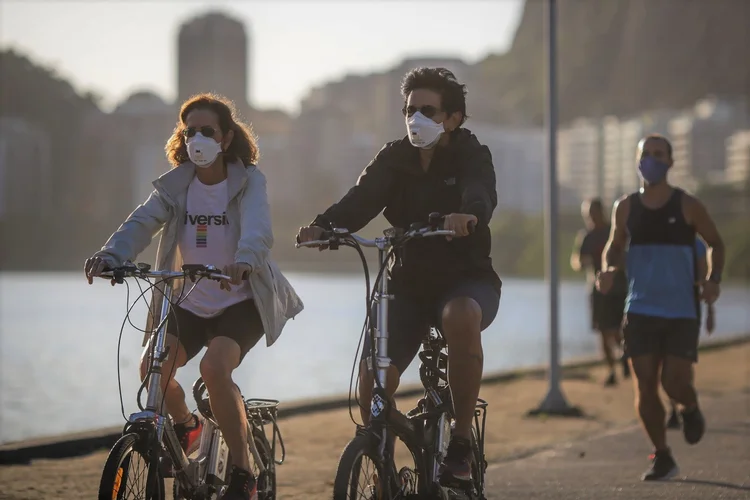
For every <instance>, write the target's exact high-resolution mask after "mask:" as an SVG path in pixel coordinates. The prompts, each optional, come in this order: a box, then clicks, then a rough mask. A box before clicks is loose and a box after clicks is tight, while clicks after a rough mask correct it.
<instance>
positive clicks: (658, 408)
mask: <svg viewBox="0 0 750 500" xmlns="http://www.w3.org/2000/svg"><path fill="white" fill-rule="evenodd" d="M638 152H639V157H640V161H639V164H638V170H639V172H640V175H641V178H642V180H643V187H642V188H641V189H640V190H639V191H637V192H635V193H632V194H630V195H628V196H624V197H623V198H621V199H619V200H618V201H617V202H615V205H614V215H613V222H612V225H613V229H612V234H611V235H610V238H609V242H608V243H607V248H606V249H605V251H604V262H603V264H602V267H603V269H604V270H603V271H602V272H601V273H600V274H599V277H598V280H597V286H598V287H599V289H600V291H601V292H602V293H606V292H608V291H609V290H610V289H611V288H612V285H613V282H614V278H615V275H616V273H617V271H618V269H619V266H620V262H621V259H622V257H623V254H624V253H625V250H626V247H627V267H626V269H627V277H628V287H629V290H628V296H627V300H626V306H625V313H626V317H625V325H624V329H623V335H624V338H625V351H626V355H627V356H628V358H629V359H630V363H631V367H632V369H633V374H634V378H635V381H636V383H635V386H636V387H635V389H636V406H637V408H638V414H639V416H640V419H641V422H642V423H643V426H644V428H645V430H646V433H647V434H648V437H649V439H650V440H651V442H652V443H653V446H654V450H655V451H654V454H653V455H652V462H651V466H650V467H649V468H648V470H647V471H646V472H645V473H644V474H643V476H642V479H643V480H644V481H647V480H659V479H667V478H670V477H672V476H674V475H676V474H677V473H678V472H679V469H678V467H677V464H676V462H675V461H674V459H673V458H672V454H671V452H670V449H669V447H668V446H667V439H666V422H665V420H666V418H665V412H664V406H663V405H662V402H661V399H660V398H659V385H660V384H659V382H660V380H659V373H660V372H661V385H662V386H663V387H664V390H665V391H666V393H667V395H669V397H670V398H672V399H674V400H675V401H677V402H678V403H679V404H680V405H681V406H682V407H683V409H682V412H681V414H682V422H683V434H684V436H685V440H686V441H687V442H688V443H689V444H695V443H697V442H698V441H700V439H701V438H702V437H703V433H704V431H705V421H704V419H703V415H702V413H701V411H700V408H699V406H698V398H697V395H696V392H695V388H694V387H693V377H692V368H693V363H695V362H697V360H698V334H699V329H700V328H699V324H698V309H699V307H700V303H699V300H700V299H701V298H702V299H703V300H704V301H705V302H706V303H708V304H713V303H714V302H715V301H716V299H717V298H718V297H719V283H720V282H721V272H722V269H723V267H724V243H723V241H722V239H721V236H719V233H718V231H717V229H716V225H715V224H714V222H713V220H712V219H711V217H710V216H709V215H708V212H707V211H706V208H705V207H704V206H703V204H702V203H701V202H700V201H699V200H698V199H696V198H695V197H693V196H691V195H689V194H687V193H685V192H684V191H682V190H680V189H678V188H676V187H673V186H671V185H670V184H669V183H668V182H667V171H668V170H669V168H670V167H671V166H672V163H673V161H672V145H671V144H670V142H669V141H668V140H667V139H666V138H665V137H662V136H660V135H650V136H647V137H645V138H644V139H642V140H641V141H640V142H639V143H638ZM696 232H697V233H698V234H699V235H700V236H701V237H702V238H703V240H704V241H705V242H706V243H707V244H708V246H709V247H710V248H711V254H710V255H711V265H710V268H711V274H710V275H709V276H706V277H703V276H698V269H697V259H696V256H695V237H696ZM696 283H698V284H699V285H700V287H698V286H696Z"/></svg>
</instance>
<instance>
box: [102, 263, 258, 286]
mask: <svg viewBox="0 0 750 500" xmlns="http://www.w3.org/2000/svg"><path fill="white" fill-rule="evenodd" d="M99 277H100V278H108V279H113V280H115V281H116V282H117V283H122V282H123V280H124V279H125V278H157V279H162V280H168V279H172V278H185V277H187V278H190V279H191V280H192V281H195V278H196V277H201V278H208V279H210V280H214V281H221V280H227V281H229V280H231V279H232V278H230V277H229V276H227V275H225V274H221V272H220V270H219V269H217V268H216V267H214V266H204V265H203V264H185V265H183V266H182V271H153V270H151V266H150V265H148V264H143V263H139V264H137V265H136V264H130V263H128V264H125V265H123V266H119V267H115V268H114V269H107V270H106V271H104V272H102V273H101V274H100V275H99ZM244 278H245V276H243V279H244Z"/></svg>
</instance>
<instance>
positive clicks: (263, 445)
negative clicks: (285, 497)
mask: <svg viewBox="0 0 750 500" xmlns="http://www.w3.org/2000/svg"><path fill="white" fill-rule="evenodd" d="M253 434H254V435H253V440H254V441H255V447H256V448H257V450H258V455H260V459H261V461H262V462H263V467H265V470H264V471H263V472H260V473H259V474H258V477H257V478H256V480H257V481H258V500H275V499H276V462H275V461H274V456H273V452H272V451H271V445H270V444H268V438H266V436H265V434H264V433H263V431H262V430H261V429H259V428H257V427H253Z"/></svg>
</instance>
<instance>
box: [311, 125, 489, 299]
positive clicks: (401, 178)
mask: <svg viewBox="0 0 750 500" xmlns="http://www.w3.org/2000/svg"><path fill="white" fill-rule="evenodd" d="M496 206H497V190H496V188H495V169H494V167H493V165H492V155H491V153H490V150H489V148H487V146H484V145H482V144H480V143H479V140H478V139H477V138H476V136H475V135H474V134H472V133H471V131H469V130H466V129H463V128H459V129H457V130H455V131H453V132H451V137H450V142H449V143H448V145H447V146H445V147H441V146H438V147H437V148H436V150H435V154H434V156H433V158H432V161H431V163H430V168H429V169H428V170H427V172H425V171H424V170H423V169H422V167H421V166H420V164H419V149H418V148H416V147H414V146H412V145H411V143H410V142H409V139H408V137H404V138H403V139H401V140H398V141H393V142H390V143H388V144H386V145H385V146H383V149H381V150H380V152H379V153H378V154H377V156H376V157H375V159H373V160H372V161H371V162H370V164H369V165H368V166H367V167H366V168H365V169H364V171H363V172H362V174H361V175H360V176H359V179H358V180H357V184H356V185H355V186H354V187H353V188H351V189H350V190H349V192H348V193H347V194H346V195H345V196H344V197H343V198H342V199H341V201H339V202H338V203H336V204H334V205H333V206H331V207H330V208H329V209H328V210H326V211H325V212H324V213H323V214H321V215H318V216H317V217H316V218H315V220H314V221H313V222H312V223H311V225H313V226H319V227H323V228H325V229H331V227H332V225H335V227H339V228H346V229H348V230H349V231H351V232H357V231H359V230H360V229H362V228H363V227H364V226H366V225H367V224H368V223H369V222H370V221H371V220H372V219H374V218H375V217H376V216H377V215H378V214H380V212H381V211H383V209H385V211H384V216H385V218H386V219H387V220H388V222H389V223H390V224H391V225H392V226H393V227H397V228H403V229H407V228H408V227H409V226H410V225H411V224H412V223H415V222H418V223H426V222H427V219H428V216H429V214H430V213H432V212H438V213H440V214H441V215H447V214H451V213H463V214H472V215H475V216H476V217H477V220H478V222H477V226H476V229H475V231H474V232H473V233H472V234H470V235H469V236H467V237H464V238H454V239H453V240H452V241H447V240H446V239H444V238H437V237H436V238H424V239H418V240H412V241H410V242H409V243H407V245H406V247H405V248H404V250H403V252H401V253H400V255H398V259H397V262H396V263H395V265H394V266H393V267H392V269H391V275H392V281H393V283H394V286H395V287H396V288H397V289H398V288H399V287H400V286H403V287H404V288H401V290H403V291H407V292H408V291H412V292H416V293H422V294H424V293H425V292H433V293H445V292H446V291H448V289H450V287H451V286H455V285H456V284H458V283H460V282H461V281H462V280H465V279H475V280H481V281H487V282H489V283H491V284H493V285H494V286H495V287H496V289H497V290H498V292H499V291H500V287H501V282H500V278H499V277H498V276H497V274H496V273H495V271H494V270H493V268H492V260H491V258H490V246H491V238H490V229H489V226H488V224H489V222H490V218H491V217H492V212H493V211H494V209H495V207H496Z"/></svg>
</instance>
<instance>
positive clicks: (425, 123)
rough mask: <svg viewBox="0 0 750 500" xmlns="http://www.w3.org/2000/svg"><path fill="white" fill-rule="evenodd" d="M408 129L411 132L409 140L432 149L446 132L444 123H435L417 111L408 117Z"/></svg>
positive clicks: (420, 146) (421, 146)
mask: <svg viewBox="0 0 750 500" xmlns="http://www.w3.org/2000/svg"><path fill="white" fill-rule="evenodd" d="M406 130H407V131H408V132H409V142H411V143H412V145H413V146H416V147H418V148H422V149H430V148H431V147H433V146H434V145H435V144H437V142H438V140H439V139H440V136H441V135H442V134H443V132H445V127H443V124H442V123H435V122H434V121H432V120H430V119H429V118H427V117H426V116H425V115H423V114H422V113H420V112H419V111H417V112H416V113H414V114H413V115H411V116H407V117H406Z"/></svg>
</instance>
